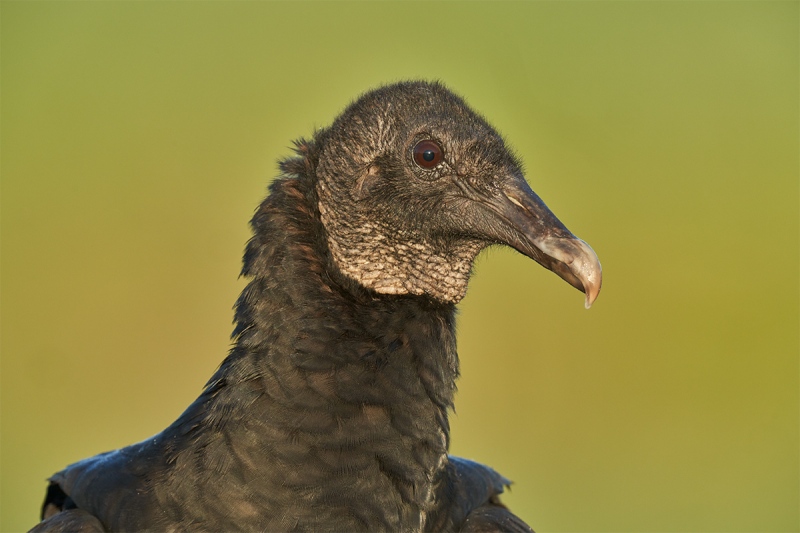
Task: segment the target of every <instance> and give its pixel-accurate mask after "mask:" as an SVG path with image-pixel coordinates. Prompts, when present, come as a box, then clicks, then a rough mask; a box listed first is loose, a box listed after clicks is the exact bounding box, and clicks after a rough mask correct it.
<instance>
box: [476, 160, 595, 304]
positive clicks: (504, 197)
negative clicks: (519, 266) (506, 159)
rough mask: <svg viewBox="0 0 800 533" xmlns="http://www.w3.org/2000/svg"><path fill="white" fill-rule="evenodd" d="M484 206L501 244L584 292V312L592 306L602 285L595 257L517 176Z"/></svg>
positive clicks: (586, 245)
mask: <svg viewBox="0 0 800 533" xmlns="http://www.w3.org/2000/svg"><path fill="white" fill-rule="evenodd" d="M488 207H489V208H490V210H491V211H492V212H493V213H494V214H495V215H496V216H497V217H498V218H499V222H500V224H501V226H502V227H501V228H497V229H499V230H500V232H501V234H502V235H503V237H502V241H503V242H504V243H505V244H507V245H509V246H511V247H513V248H515V249H516V250H517V251H519V252H520V253H522V254H525V255H527V256H528V257H530V258H531V259H533V260H534V261H536V262H537V263H539V264H540V265H542V266H543V267H545V268H546V269H548V270H552V271H553V272H555V273H556V274H558V276H559V277H561V278H562V279H563V280H564V281H566V282H567V283H569V284H570V285H572V286H573V287H575V288H576V289H578V290H579V291H581V292H584V293H585V294H586V309H589V308H590V307H591V306H592V304H593V303H594V301H595V300H596V299H597V295H598V294H599V293H600V286H601V284H602V282H603V272H602V268H601V267H600V260H599V259H598V258H597V254H595V253H594V250H592V248H591V246H589V245H588V244H586V243H585V242H584V241H582V240H581V239H579V238H577V237H576V236H575V235H573V234H572V233H571V232H570V231H569V230H568V229H567V228H566V226H564V224H562V223H561V221H560V220H558V218H556V216H555V215H554V214H553V213H552V211H550V209H548V207H547V206H546V205H545V204H544V202H543V201H542V200H541V198H539V197H538V196H537V195H536V193H535V192H533V190H531V188H530V186H529V185H528V183H527V182H526V181H525V179H524V178H523V177H522V176H521V175H516V176H513V177H512V178H511V179H510V180H509V181H506V183H505V184H503V185H502V186H501V187H500V190H498V191H496V193H495V195H493V198H491V200H489V201H488Z"/></svg>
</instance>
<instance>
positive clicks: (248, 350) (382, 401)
mask: <svg viewBox="0 0 800 533" xmlns="http://www.w3.org/2000/svg"><path fill="white" fill-rule="evenodd" d="M296 154H297V155H296V156H295V157H292V158H290V159H287V160H285V161H283V162H282V163H281V165H280V168H281V176H280V177H279V178H278V179H277V180H275V182H274V183H273V184H272V185H271V187H270V194H269V196H268V197H267V198H266V200H264V202H263V203H262V204H261V206H260V207H259V208H258V210H257V211H256V213H255V216H254V217H253V220H252V223H251V224H252V228H253V238H252V239H251V240H250V242H249V243H248V245H247V249H246V252H245V255H244V267H243V270H242V274H243V275H244V276H245V277H246V278H248V279H249V284H248V285H247V287H246V288H245V289H244V291H243V292H242V295H241V296H240V297H239V300H238V301H237V303H236V316H235V322H236V327H235V330H234V332H233V339H234V346H233V348H232V350H231V353H230V354H229V356H228V357H227V358H226V359H225V361H224V362H223V363H222V365H221V366H220V367H219V369H218V370H217V372H216V373H215V374H214V376H213V377H212V378H211V379H210V380H209V382H208V384H207V385H206V387H205V389H204V390H203V392H202V394H201V395H200V397H199V398H198V399H197V400H196V401H195V402H194V403H193V404H191V405H190V406H189V407H188V408H187V409H186V411H185V412H184V413H183V414H182V415H181V416H180V418H178V420H176V421H175V422H174V423H173V424H172V425H171V426H169V427H168V428H167V429H165V430H164V431H163V432H161V433H159V434H158V435H155V436H154V437H151V438H150V439H147V440H145V441H142V442H140V443H138V444H134V445H132V446H128V447H126V448H122V449H120V450H116V451H112V452H108V453H104V454H100V455H97V456H95V457H90V458H88V459H85V460H83V461H80V462H78V463H75V464H73V465H70V466H69V467H67V468H66V469H64V470H62V471H61V472H58V473H57V474H55V475H54V476H53V477H52V478H50V482H51V485H50V489H49V491H48V494H47V498H46V501H45V505H44V508H43V518H44V519H45V520H44V521H43V522H41V523H40V524H39V525H38V526H37V527H35V528H34V531H78V530H80V531H103V530H108V531H143V530H149V531H209V532H211V531H256V530H258V531H289V530H291V531H301V530H302V531H379V530H390V531H497V530H505V531H529V530H530V529H529V528H528V526H527V525H525V524H524V523H523V522H522V521H521V520H520V519H519V518H517V517H515V516H514V515H513V514H511V513H510V512H509V511H508V510H506V509H505V507H503V506H502V504H500V502H499V499H498V498H499V495H500V493H501V492H503V487H504V485H507V484H508V483H509V482H508V480H506V479H505V478H503V477H502V476H500V475H499V474H497V473H496V472H495V471H494V470H492V469H491V468H489V467H486V466H483V465H480V464H478V463H473V462H470V461H466V460H464V459H458V458H455V457H450V456H448V455H447V449H448V441H449V425H448V410H449V409H450V408H451V407H452V405H453V395H454V393H455V390H456V387H455V380H456V378H457V376H458V355H457V353H456V339H455V333H454V312H455V304H456V303H458V302H459V301H460V300H461V298H462V297H463V296H464V293H465V291H466V287H467V281H468V278H469V274H470V269H471V266H472V262H473V259H474V258H475V256H476V255H477V254H478V252H480V250H482V249H483V248H485V247H486V246H488V245H491V244H505V245H509V246H512V247H514V248H516V249H517V250H519V251H520V252H522V253H524V254H526V255H528V256H530V257H532V258H533V259H535V260H536V261H537V262H539V263H540V264H542V265H543V266H545V267H546V268H548V269H551V270H553V271H554V272H556V273H557V274H558V275H559V276H561V277H562V278H564V279H565V280H566V281H568V282H569V283H571V284H572V285H574V286H575V287H577V288H579V289H580V290H582V291H584V292H586V302H587V306H588V305H590V304H591V303H592V301H594V299H595V298H596V297H597V293H598V291H599V290H600V282H601V279H600V277H601V273H600V264H599V262H598V261H597V257H596V256H595V254H594V252H592V250H591V248H589V246H588V245H586V244H585V243H584V242H583V241H581V240H579V239H577V238H575V237H574V236H573V235H572V234H571V233H570V232H569V231H568V230H567V229H566V228H565V227H564V226H563V225H562V224H561V223H560V222H559V221H558V219H556V217H555V216H554V215H553V214H552V213H551V212H550V211H549V210H548V209H547V207H546V206H545V205H544V204H543V203H542V202H541V200H539V198H538V197H537V196H536V195H535V194H534V193H533V192H532V191H531V190H530V188H529V187H528V185H527V183H526V182H525V180H524V178H523V176H522V172H521V170H520V165H519V163H518V162H517V160H516V159H515V158H514V156H513V155H511V154H510V152H509V150H508V149H507V148H506V147H505V145H504V143H503V140H502V138H501V137H500V136H499V135H498V134H497V133H496V132H495V131H494V130H493V129H492V128H491V127H490V126H489V125H488V124H487V123H486V122H485V121H484V120H483V119H482V118H481V117H480V116H478V115H477V114H475V113H474V112H473V111H472V110H470V109H469V108H468V107H467V105H466V104H465V103H464V102H463V101H462V100H461V99H460V98H458V97H457V96H455V95H453V94H452V93H451V92H449V91H448V90H447V89H446V88H444V87H443V86H442V85H439V84H436V83H426V82H409V83H399V84H396V85H390V86H387V87H383V88H380V89H377V90H375V91H372V92H369V93H367V94H365V95H363V96H362V97H361V98H360V99H359V100H358V101H356V102H355V103H353V104H352V105H351V106H350V107H348V108H347V109H346V110H345V111H344V113H342V115H341V116H339V117H338V118H337V119H336V120H335V121H334V123H333V125H331V126H330V127H329V128H326V129H323V130H320V131H318V132H316V133H315V135H314V137H313V138H312V139H311V140H308V141H305V140H301V141H299V142H297V143H296Z"/></svg>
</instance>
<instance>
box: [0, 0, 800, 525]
mask: <svg viewBox="0 0 800 533" xmlns="http://www.w3.org/2000/svg"><path fill="white" fill-rule="evenodd" d="M798 6H800V4H798V2H795V1H786V2H769V1H766V2H746V1H740V2H563V3H555V2H530V3H523V2H491V3H488V2H487V3H482V2H470V3H455V2H443V3H430V2H426V3H414V2H402V3H400V2H398V3H365V2H352V3H339V2H319V3H317V2H302V3H291V2H285V3H284V2H264V3H258V2H203V3H198V2H113V3H111V2H109V3H103V2H70V1H67V2H45V1H40V2H11V1H3V2H2V3H1V4H0V17H1V20H2V28H1V29H2V32H1V34H2V36H1V38H0V39H1V40H0V49H1V50H2V57H1V59H2V67H1V68H2V71H1V72H0V74H1V79H2V88H1V89H2V102H1V104H0V105H1V106H2V107H1V108H0V111H1V112H2V114H1V116H2V154H1V156H2V447H1V448H0V449H1V450H2V463H1V464H0V468H1V469H2V470H1V473H2V476H1V478H2V486H1V489H2V502H1V503H0V511H1V512H2V517H1V518H0V520H2V522H0V526H1V528H2V531H21V530H25V529H27V528H28V527H29V526H32V525H33V524H34V523H35V522H36V520H37V516H38V511H39V505H40V502H41V499H42V497H43V494H44V489H45V481H44V480H45V478H46V477H47V476H48V475H50V474H51V473H53V472H54V471H56V470H58V469H60V468H61V467H63V466H64V465H66V464H67V463H70V462H72V461H75V460H77V459H80V458H82V457H85V456H88V455H92V454H95V453H98V452H101V451H104V450H108V449H112V448H116V447H119V446H123V445H125V444H128V443H131V442H135V441H138V440H141V439H143V438H145V437H147V436H149V435H151V434H153V433H156V432H158V431H160V430H161V429H162V428H163V427H165V426H166V425H167V424H168V423H169V422H171V421H172V420H173V419H174V418H175V417H176V416H177V415H178V414H179V413H180V412H181V411H182V410H183V408H184V407H185V406H186V405H188V404H189V403H190V402H191V401H192V400H193V399H194V398H195V396H196V395H197V394H198V392H199V391H200V389H201V387H202V385H203V384H204V383H205V380H206V379H207V378H208V377H209V376H210V374H211V373H212V371H213V370H214V368H215V367H216V366H217V364H218V363H219V362H220V361H221V360H222V358H223V357H224V355H225V354H226V351H227V349H228V347H229V340H228V335H229V333H230V331H231V318H232V312H231V306H232V304H233V302H234V300H235V299H236V297H237V294H238V292H239V291H240V290H241V289H242V287H243V282H242V281H241V280H238V279H237V275H238V272H239V265H240V257H241V252H242V250H243V246H244V243H245V242H246V240H247V239H248V236H249V230H248V227H247V222H248V220H249V218H250V215H251V213H252V212H253V209H254V208H255V207H256V205H257V204H258V203H259V202H260V200H261V199H262V197H263V195H264V193H265V188H266V185H267V184H268V182H269V180H270V179H271V178H272V177H273V176H275V174H276V160H277V159H279V158H281V157H284V156H286V155H287V154H289V149H288V148H287V147H288V146H289V145H290V141H291V140H292V139H295V138H297V137H299V136H308V135H310V134H311V132H312V131H313V129H314V128H315V127H319V126H324V125H326V124H328V123H330V121H331V120H332V119H333V117H334V116H336V114H337V113H338V112H339V111H340V110H341V109H342V108H343V107H344V106H345V105H346V104H347V103H348V102H349V101H350V100H351V99H353V98H355V97H356V96H357V95H358V94H359V93H360V92H362V91H364V90H366V89H368V88H370V87H374V86H376V85H378V84H381V83H385V82H390V81H393V80H399V79H405V78H412V77H423V78H435V79H441V80H443V81H444V82H445V83H447V84H448V85H450V86H451V87H452V88H453V89H455V90H456V91H457V92H459V93H460V94H462V95H463V96H465V97H466V98H467V100H468V101H469V102H470V103H471V104H472V105H473V106H474V107H475V108H476V109H477V110H479V111H480V112H482V113H484V114H485V115H486V116H487V117H488V119H489V120H490V121H491V122H492V123H493V124H494V125H495V126H496V127H497V128H498V129H499V130H500V131H502V132H503V133H504V134H505V135H506V137H507V138H508V140H509V141H510V143H511V144H512V145H513V146H514V147H515V149H516V150H517V151H518V153H519V155H520V156H521V157H522V158H523V160H524V161H525V163H526V169H527V174H528V179H529V181H530V182H531V183H532V185H533V187H534V189H535V190H536V191H537V192H538V193H539V194H540V196H542V198H543V199H544V200H545V201H546V202H547V203H548V205H549V206H550V207H551V209H553V211H554V212H555V213H556V214H557V215H558V216H559V217H560V218H561V220H563V221H564V222H565V223H566V224H567V226H568V227H569V228H570V229H571V230H573V232H575V233H576V234H577V235H579V236H580V237H582V238H583V239H585V240H587V241H588V242H589V243H591V245H592V246H593V247H594V249H595V250H596V251H597V253H598V254H599V256H600V258H601V261H602V262H603V266H604V270H605V283H604V289H603V292H602V293H601V295H600V298H599V300H598V301H597V303H596V304H595V306H594V308H593V309H592V310H591V311H586V310H584V309H583V296H582V295H581V294H579V293H578V292H577V291H575V290H574V289H572V288H571V287H569V286H568V285H567V284H566V283H564V282H563V281H561V280H560V279H558V278H557V277H556V276H554V275H553V274H551V273H549V272H546V271H545V270H544V269H542V268H540V267H538V266H537V265H536V264H535V263H533V262H532V261H530V260H527V259H525V258H523V257H521V256H519V255H517V254H516V253H514V252H511V251H509V250H501V249H497V250H490V251H489V252H487V253H485V254H484V255H482V256H481V257H480V258H479V259H478V263H477V267H476V272H477V274H476V276H475V277H474V280H473V282H472V286H471V291H470V294H469V296H468V297H467V298H466V299H465V300H464V302H463V304H462V305H461V314H460V320H459V347H460V354H461V359H462V373H463V377H462V379H461V380H460V382H459V389H460V392H459V395H458V397H457V400H456V405H457V410H458V413H457V415H455V416H454V417H453V421H452V423H453V449H452V451H453V452H454V453H455V454H458V455H462V456H466V457H470V458H473V459H476V460H479V461H482V462H485V463H488V464H490V465H493V466H494V467H495V468H497V469H498V470H499V471H500V472H502V473H504V474H505V475H507V476H508V477H511V478H512V479H514V481H515V485H514V486H513V490H512V491H511V493H510V494H509V495H508V496H507V498H506V501H507V502H508V503H509V504H510V506H511V507H512V509H514V510H515V511H517V512H518V513H519V514H520V515H521V516H522V517H523V518H524V519H526V520H527V521H529V522H530V523H531V524H532V525H533V527H534V528H536V529H537V531H540V532H547V531H584V532H590V531H797V530H798V529H800V517H799V515H798V505H799V502H800V492H799V490H800V464H799V461H798V455H799V453H800V452H799V450H800V442H799V432H798V426H799V425H800V417H799V416H798V407H799V405H800V399H799V396H798V378H799V371H798V355H799V354H800V346H799V344H798V338H799V337H798V333H799V332H798V325H799V324H800V306H799V305H800V287H798V278H799V276H798V274H800V255H799V250H798V248H799V242H800V239H799V231H798V230H799V228H800V225H799V218H798V202H799V198H800V194H799V190H798V188H799V186H798V184H799V182H800V180H799V179H798V161H799V159H798V143H799V142H800V139H799V138H798V120H799V118H798V116H799V112H798V70H799V68H798V49H799V48H800V46H799V45H800V43H799V41H798V33H799V32H798V20H800V17H799V14H800V10H799V9H798Z"/></svg>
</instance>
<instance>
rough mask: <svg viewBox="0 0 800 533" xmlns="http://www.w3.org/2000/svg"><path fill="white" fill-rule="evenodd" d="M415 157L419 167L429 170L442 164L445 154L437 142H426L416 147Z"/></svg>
mask: <svg viewBox="0 0 800 533" xmlns="http://www.w3.org/2000/svg"><path fill="white" fill-rule="evenodd" d="M413 156H414V162H415V163H416V164H417V166H419V167H420V168H424V169H426V170H429V169H432V168H434V167H436V165H438V164H439V163H441V162H442V159H443V158H444V152H443V150H442V147H441V146H440V145H439V143H437V142H436V141H432V140H424V141H420V142H418V143H417V144H416V145H415V146H414V152H413Z"/></svg>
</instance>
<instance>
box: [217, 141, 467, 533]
mask: <svg viewBox="0 0 800 533" xmlns="http://www.w3.org/2000/svg"><path fill="white" fill-rule="evenodd" d="M298 153H299V154H300V155H301V156H302V157H298V158H295V159H292V160H288V161H286V162H285V163H284V164H283V167H282V168H283V169H284V172H285V173H286V174H287V176H285V177H284V178H281V179H279V180H277V181H276V182H275V183H273V185H272V187H271V194H270V196H269V197H268V198H267V199H266V200H265V201H264V203H263V204H262V205H261V206H260V208H259V209H258V210H257V212H256V214H255V216H254V218H253V221H252V226H253V229H254V237H253V238H252V240H251V241H250V243H249V244H248V247H247V251H246V254H245V263H244V268H243V274H244V275H245V276H246V277H248V278H249V279H250V282H249V284H248V285H247V287H246V288H245V290H244V291H243V293H242V295H241V297H240V298H239V300H238V302H237V304H236V329H235V331H234V338H235V346H234V348H233V350H232V352H231V354H230V356H229V357H228V358H227V359H226V360H225V362H224V363H223V364H222V366H221V367H220V369H219V370H218V372H217V373H216V375H215V376H214V377H213V378H212V380H211V381H210V382H209V385H208V387H207V389H206V393H205V396H206V397H207V398H208V397H211V407H210V408H208V409H207V410H208V416H207V419H206V424H209V425H210V426H211V427H213V428H216V429H217V430H218V431H220V432H223V433H231V432H237V431H238V432H246V433H247V434H248V439H247V440H245V441H244V442H247V443H248V446H249V449H248V450H237V451H236V456H237V457H239V458H240V459H241V462H242V463H243V464H247V463H249V460H248V459H247V456H248V455H252V456H255V455H253V454H258V455H261V456H263V455H267V456H269V458H270V461H269V471H267V472H250V473H248V475H252V478H253V481H252V483H254V484H255V483H260V484H262V485H263V492H264V493H265V494H266V496H265V498H266V501H265V505H266V506H267V507H269V505H274V506H275V508H276V509H283V510H284V511H281V512H282V513H283V514H284V516H285V515H286V513H285V509H286V502H279V501H274V502H273V501H270V500H269V498H270V496H269V493H270V488H269V486H270V484H274V485H278V486H281V487H287V486H288V487H290V488H291V489H292V493H293V494H294V495H295V498H296V499H295V500H294V503H293V504H292V505H293V506H294V507H296V508H295V509H293V510H292V512H294V513H295V514H294V515H293V516H296V517H297V516H299V517H301V518H298V520H300V521H304V523H305V524H307V525H310V526H312V529H313V525H314V524H315V523H318V524H331V523H337V522H336V520H338V521H339V522H338V523H340V524H341V525H342V529H343V530H347V529H351V528H354V529H363V528H364V527H366V528H367V529H369V528H373V529H399V528H406V527H407V525H408V524H409V523H415V521H417V520H418V521H419V524H420V526H419V528H420V529H422V527H423V526H424V522H425V516H426V513H427V512H428V511H429V510H430V509H431V508H432V506H433V500H434V497H433V494H434V492H435V491H436V490H437V488H436V484H437V480H440V478H441V475H442V471H443V468H444V464H445V463H446V460H447V459H446V458H447V455H446V453H447V448H448V444H449V424H448V419H447V413H448V410H449V409H450V408H451V407H452V402H453V395H454V393H455V379H456V378H457V376H458V356H457V354H456V345H455V334H454V323H453V322H454V311H455V308H454V306H453V305H452V304H448V303H442V302H440V301H438V300H435V299H431V298H429V297H425V296H415V295H400V296H397V295H383V294H378V293H377V292H375V291H373V290H370V289H369V288H365V287H364V286H362V285H361V284H359V283H357V282H356V281H354V280H353V279H352V276H348V275H346V274H343V273H342V272H341V271H340V270H339V269H338V268H337V266H336V262H335V261H334V260H333V259H332V257H331V252H330V250H329V249H328V246H327V239H326V238H325V232H324V231H323V228H322V223H321V221H320V215H319V210H318V208H317V203H318V201H317V197H316V189H315V184H314V179H313V164H314V163H313V145H310V144H301V145H299V146H298ZM231 412H235V413H238V416H230V415H229V413H231ZM229 441H230V442H233V441H234V439H229ZM237 442H238V439H237ZM255 464H263V460H262V461H260V462H256V463H255ZM354 502H357V505H355V504H354ZM342 513H344V514H342ZM340 515H341V516H340ZM275 525H276V526H279V527H283V528H284V529H285V526H287V524H282V523H276V524H275Z"/></svg>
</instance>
